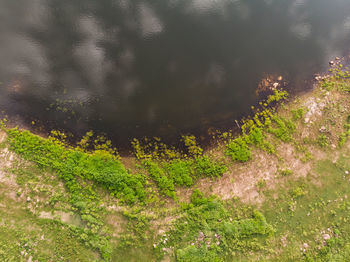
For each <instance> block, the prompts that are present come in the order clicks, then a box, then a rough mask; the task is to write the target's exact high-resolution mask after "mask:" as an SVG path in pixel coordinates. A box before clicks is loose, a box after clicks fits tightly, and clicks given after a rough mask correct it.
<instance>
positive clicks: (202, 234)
mask: <svg viewBox="0 0 350 262" xmlns="http://www.w3.org/2000/svg"><path fill="white" fill-rule="evenodd" d="M204 238H205V235H204V233H203V232H202V231H201V232H199V234H198V239H197V240H198V241H203V240H204Z"/></svg>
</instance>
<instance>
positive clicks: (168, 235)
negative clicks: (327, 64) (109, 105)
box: [0, 65, 350, 261]
mask: <svg viewBox="0 0 350 262" xmlns="http://www.w3.org/2000/svg"><path fill="white" fill-rule="evenodd" d="M349 77H350V75H349V73H348V72H347V69H345V68H343V67H342V66H341V65H338V66H337V67H335V68H334V69H333V70H332V72H331V75H330V76H329V77H327V78H325V79H323V80H321V81H320V82H319V83H318V84H317V87H316V88H315V89H314V90H313V91H310V92H309V93H307V94H305V95H302V96H300V97H297V98H295V99H288V94H287V93H286V92H285V91H283V90H276V91H275V92H274V94H273V95H271V96H269V97H268V98H267V100H266V101H263V102H262V103H261V104H260V106H259V108H257V109H255V114H254V115H253V116H251V117H250V118H247V119H245V120H244V121H242V123H241V128H242V134H241V135H240V136H239V137H237V136H233V135H232V134H231V133H229V132H227V133H217V134H215V135H214V136H215V141H216V144H215V145H213V146H212V148H211V149H209V150H206V151H204V150H203V149H202V148H201V147H200V146H199V145H198V144H197V142H196V138H195V137H193V136H184V137H183V138H182V141H181V143H182V145H183V146H181V147H180V148H183V150H179V149H175V148H172V147H169V146H167V145H165V144H163V143H162V142H161V141H160V140H159V139H157V138H154V139H151V140H145V141H139V140H134V141H133V142H132V145H133V149H134V150H133V157H127V158H126V157H125V158H121V157H119V156H118V153H117V150H116V149H115V148H112V147H111V143H110V141H108V140H107V139H105V138H103V137H100V136H95V135H94V134H93V133H91V132H89V133H87V134H86V136H85V137H83V138H82V139H81V141H80V142H79V143H78V144H77V145H76V146H69V145H68V143H66V142H65V135H64V134H63V133H60V132H53V133H52V134H51V136H50V137H49V138H48V139H44V138H41V137H38V136H36V135H34V134H32V133H30V132H28V131H22V130H18V129H11V128H7V127H6V124H5V123H4V124H3V131H2V133H1V135H2V138H1V152H0V158H1V160H2V161H1V163H2V166H1V173H0V182H1V183H0V186H1V187H2V190H1V192H0V213H1V223H0V247H1V249H0V258H1V260H3V261H16V260H19V261H21V260H23V261H27V260H30V261H35V260H37V261H100V260H105V261H140V260H142V261H256V260H263V261H266V260H267V261H288V260H290V261H302V260H306V261H348V260H349V259H350V228H349V220H350V199H348V197H350V184H349V183H350V173H349V172H350V143H349V141H348V138H349V137H350V107H349V102H350V93H349V92H350V78H349ZM276 105H279V106H278V107H277V108H278V110H276V109H274V108H276Z"/></svg>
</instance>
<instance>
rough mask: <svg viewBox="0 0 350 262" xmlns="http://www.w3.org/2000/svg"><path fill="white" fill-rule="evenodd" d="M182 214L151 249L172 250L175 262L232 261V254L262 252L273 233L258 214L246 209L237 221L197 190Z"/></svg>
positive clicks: (222, 206)
mask: <svg viewBox="0 0 350 262" xmlns="http://www.w3.org/2000/svg"><path fill="white" fill-rule="evenodd" d="M245 211H248V210H245ZM183 212H184V216H183V218H180V219H178V220H177V221H176V223H175V225H174V227H175V228H174V230H171V231H169V232H167V233H166V234H165V236H163V237H162V238H161V239H159V242H158V243H157V244H156V245H155V246H156V249H157V250H158V251H159V252H160V254H162V252H161V251H162V250H163V248H174V249H175V255H176V259H177V261H227V260H231V261H232V259H233V260H234V257H235V255H234V254H235V252H237V254H242V253H245V252H249V250H264V246H265V243H266V242H265V241H266V239H267V238H268V237H269V236H270V235H272V234H273V232H274V229H273V227H272V226H271V225H269V224H268V223H267V222H266V219H265V217H264V216H263V215H262V214H261V213H260V212H259V211H257V210H254V209H249V212H244V213H245V215H246V217H240V215H238V214H237V213H238V212H237V210H236V211H234V210H229V209H228V208H226V207H225V205H224V203H223V202H221V201H220V200H218V199H216V198H215V197H210V198H206V197H204V196H203V194H202V193H201V192H200V191H198V190H195V191H194V192H193V195H192V197H191V203H190V204H187V205H184V207H183ZM236 212H237V213H236Z"/></svg>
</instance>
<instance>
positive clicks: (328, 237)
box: [322, 234, 331, 240]
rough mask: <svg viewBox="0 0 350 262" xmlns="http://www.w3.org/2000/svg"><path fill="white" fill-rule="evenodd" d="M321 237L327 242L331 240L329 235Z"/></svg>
mask: <svg viewBox="0 0 350 262" xmlns="http://www.w3.org/2000/svg"><path fill="white" fill-rule="evenodd" d="M322 237H323V240H328V239H330V238H331V236H330V235H329V234H323V235H322Z"/></svg>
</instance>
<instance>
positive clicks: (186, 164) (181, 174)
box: [165, 159, 193, 186]
mask: <svg viewBox="0 0 350 262" xmlns="http://www.w3.org/2000/svg"><path fill="white" fill-rule="evenodd" d="M165 170H166V172H167V173H168V176H169V178H171V179H172V180H173V181H174V184H176V185H179V186H191V185H193V178H192V177H193V170H192V161H189V160H181V159H175V160H172V161H170V163H167V164H165Z"/></svg>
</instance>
